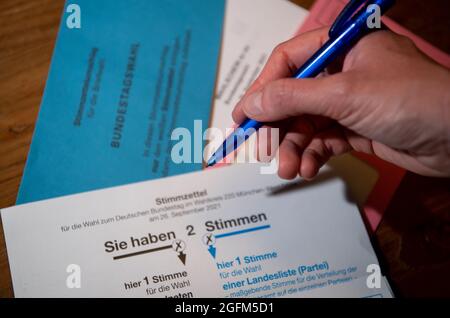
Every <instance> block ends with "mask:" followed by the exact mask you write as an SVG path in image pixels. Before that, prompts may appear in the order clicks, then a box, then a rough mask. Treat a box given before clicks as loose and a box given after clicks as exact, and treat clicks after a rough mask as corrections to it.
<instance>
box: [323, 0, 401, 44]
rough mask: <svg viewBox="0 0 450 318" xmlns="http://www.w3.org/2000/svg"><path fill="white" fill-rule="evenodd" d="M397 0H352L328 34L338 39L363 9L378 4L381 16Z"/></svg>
mask: <svg viewBox="0 0 450 318" xmlns="http://www.w3.org/2000/svg"><path fill="white" fill-rule="evenodd" d="M394 3H395V0H351V1H349V2H348V3H347V5H346V6H345V7H344V9H343V10H342V11H341V13H339V15H338V17H337V18H336V20H335V21H334V23H333V25H332V26H331V28H330V31H329V32H328V35H329V37H330V39H331V38H335V37H338V36H339V34H340V33H341V30H344V29H345V27H346V26H347V24H348V23H350V22H351V19H352V18H353V16H354V15H355V14H356V13H357V12H358V11H359V10H361V9H362V8H367V7H369V5H371V4H377V5H378V6H380V9H381V14H384V13H385V11H386V10H388V9H389V8H390V7H392V6H393V5H394Z"/></svg>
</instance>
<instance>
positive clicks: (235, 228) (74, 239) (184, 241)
mask: <svg viewBox="0 0 450 318" xmlns="http://www.w3.org/2000/svg"><path fill="white" fill-rule="evenodd" d="M261 167H262V166H261V165H259V164H247V165H243V164H237V165H233V166H228V167H223V168H218V169H209V170H205V171H202V172H196V173H192V174H185V175H181V176H176V177H169V178H165V179H159V180H153V181H148V182H142V183H137V184H131V185H127V186H121V187H115V188H110V189H105V190H98V191H93V192H87V193H82V194H77V195H71V196H66V197H61V198H56V199H51V200H46V201H39V202H35V203H31V204H25V205H19V206H16V207H12V208H8V209H4V210H2V211H1V216H2V220H3V227H4V232H5V238H6V244H7V249H8V257H9V263H10V268H11V273H12V280H13V287H14V293H15V295H16V296H17V297H94V296H97V297H98V296H100V297H283V296H290V297H302V296H303V295H305V296H307V293H308V292H311V291H314V292H315V293H316V295H317V296H320V295H321V291H324V295H326V296H327V297H328V296H336V297H338V296H345V293H344V294H342V290H343V291H344V292H345V289H339V288H338V289H335V290H336V291H335V292H333V291H332V289H330V290H329V291H327V292H325V291H326V290H327V289H328V288H331V287H336V286H343V285H347V284H351V283H352V282H354V281H355V280H356V279H358V278H359V279H361V278H366V277H368V274H367V272H366V271H367V267H368V265H370V264H378V262H377V258H376V256H375V253H374V251H373V249H372V246H371V243H370V241H369V238H368V235H367V232H366V230H365V228H364V225H363V222H362V219H361V216H360V213H359V211H358V209H357V208H356V206H355V204H353V203H352V202H351V200H350V199H349V198H348V196H347V188H346V185H345V183H344V182H343V181H342V180H341V179H339V178H338V177H337V176H336V175H335V174H334V172H333V170H331V169H328V168H326V169H324V170H323V171H321V173H320V175H319V176H318V178H317V179H316V180H315V181H312V182H304V181H302V180H297V181H291V182H287V181H284V180H281V179H279V177H278V176H277V175H264V174H261ZM372 266H373V265H372ZM366 294H367V293H366V292H365V293H364V294H361V295H360V296H361V297H365V296H367V295H366ZM373 294H378V292H377V291H376V290H374V292H373ZM356 296H358V295H356ZM352 297H355V295H354V294H352Z"/></svg>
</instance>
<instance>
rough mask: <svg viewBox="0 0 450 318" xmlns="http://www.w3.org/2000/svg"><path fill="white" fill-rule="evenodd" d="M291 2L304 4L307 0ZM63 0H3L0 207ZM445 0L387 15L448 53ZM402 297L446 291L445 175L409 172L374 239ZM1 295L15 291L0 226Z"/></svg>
mask: <svg viewBox="0 0 450 318" xmlns="http://www.w3.org/2000/svg"><path fill="white" fill-rule="evenodd" d="M294 2H296V3H298V4H300V5H302V6H304V7H306V8H309V6H310V5H311V3H312V2H313V1H312V0H295V1H294ZM63 6H64V1H63V0H33V1H30V0H2V1H1V2H0V207H7V206H11V205H13V204H14V202H15V198H16V194H17V189H18V187H19V183H20V179H21V176H22V170H23V167H24V164H25V160H26V157H27V153H28V148H29V145H30V142H31V137H32V133H33V129H34V123H35V119H36V116H37V113H38V110H39V105H40V101H41V96H42V92H43V90H44V85H45V81H46V78H47V73H48V68H49V63H50V59H51V56H52V51H53V46H54V42H55V39H56V35H57V30H58V25H59V19H60V16H61V13H62V10H63ZM449 13H450V9H449V4H448V0H429V1H420V0H415V1H413V0H403V1H402V0H398V5H397V7H396V8H395V9H394V10H393V11H392V12H391V13H390V16H391V17H392V18H394V19H395V20H396V21H397V22H399V23H401V24H403V25H404V26H406V27H407V28H409V29H411V30H412V31H414V32H415V33H418V34H419V35H420V36H422V37H424V38H425V39H427V40H428V41H430V42H432V43H433V44H434V45H436V46H438V47H440V48H441V49H443V50H444V51H447V52H450V37H449V34H448V32H449V30H450V25H449V22H450V16H449ZM374 245H375V246H376V249H377V250H378V256H379V257H380V259H381V260H382V262H383V263H384V264H383V265H384V268H385V269H386V271H387V274H388V276H389V278H390V280H391V283H392V285H393V287H394V289H395V291H396V293H397V295H399V296H447V297H449V296H450V284H448V282H450V181H449V180H439V179H433V178H423V177H419V176H416V175H413V174H408V175H407V176H406V178H405V180H404V181H403V183H402V185H401V187H400V189H399V191H398V193H397V195H396V196H395V198H394V200H393V202H392V204H391V205H390V207H389V210H388V211H387V214H386V217H385V219H384V220H383V222H382V224H381V226H380V228H379V229H378V231H377V233H376V236H375V238H374ZM0 296H1V297H11V296H13V291H12V286H11V278H10V272H9V267H8V260H7V255H6V248H5V241H4V237H3V228H2V227H1V226H0Z"/></svg>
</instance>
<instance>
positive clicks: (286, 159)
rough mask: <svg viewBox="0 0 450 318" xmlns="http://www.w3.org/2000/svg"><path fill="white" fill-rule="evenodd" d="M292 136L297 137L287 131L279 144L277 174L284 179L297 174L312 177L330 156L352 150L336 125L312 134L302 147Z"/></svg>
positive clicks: (307, 177)
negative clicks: (314, 134) (310, 138)
mask: <svg viewBox="0 0 450 318" xmlns="http://www.w3.org/2000/svg"><path fill="white" fill-rule="evenodd" d="M292 137H294V138H298V136H297V137H296V136H292V135H289V133H288V134H287V135H286V138H285V139H284V140H283V142H282V144H281V146H280V155H279V158H280V164H279V170H278V174H279V176H280V177H281V178H284V179H292V178H295V176H297V174H298V175H300V176H301V177H303V178H305V179H307V180H309V179H312V178H314V177H315V176H316V175H317V173H318V172H319V169H320V168H321V167H322V166H323V165H324V164H325V163H326V162H327V161H328V160H329V159H330V157H332V156H337V155H341V154H344V153H346V152H348V151H350V150H352V147H351V146H350V144H349V143H348V142H347V141H346V139H345V136H344V135H343V133H342V130H341V129H339V128H336V127H335V128H332V129H329V130H326V131H324V132H322V133H319V134H317V135H316V136H314V137H313V138H312V140H311V141H310V142H309V143H308V144H307V145H306V147H305V148H304V149H302V147H301V146H299V144H298V142H299V140H295V139H293V138H292ZM301 142H304V141H301Z"/></svg>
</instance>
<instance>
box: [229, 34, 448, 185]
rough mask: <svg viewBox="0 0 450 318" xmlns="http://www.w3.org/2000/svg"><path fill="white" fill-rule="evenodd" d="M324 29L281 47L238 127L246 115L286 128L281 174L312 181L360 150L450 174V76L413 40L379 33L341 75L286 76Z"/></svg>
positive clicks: (350, 57) (249, 95) (422, 170)
mask: <svg viewBox="0 0 450 318" xmlns="http://www.w3.org/2000/svg"><path fill="white" fill-rule="evenodd" d="M327 32H328V29H327V28H322V29H318V30H316V31H312V32H309V33H306V34H303V35H300V36H297V37H295V38H293V39H291V40H289V41H287V42H285V43H282V44H280V45H279V46H278V47H277V48H276V49H275V50H274V52H273V53H272V55H271V57H270V58H269V60H268V62H267V64H266V66H265V67H264V69H263V71H262V72H261V74H260V76H259V77H258V78H257V80H256V81H255V82H254V83H253V85H252V86H251V87H250V88H249V89H248V90H247V92H246V94H245V96H244V97H243V98H242V100H241V101H240V102H239V103H238V104H237V105H236V107H235V109H234V111H233V119H234V121H235V122H236V123H240V122H242V121H243V119H244V118H245V117H249V118H252V119H255V120H258V121H261V122H264V123H268V125H274V126H276V127H280V128H281V131H282V132H283V133H282V140H281V143H280V145H279V169H278V173H279V175H280V176H281V177H282V178H286V179H292V178H295V177H296V176H297V175H300V176H302V177H304V178H306V179H311V178H313V177H314V176H315V175H316V174H317V173H318V171H319V169H320V167H321V166H322V165H324V164H325V163H326V162H327V161H328V159H329V158H330V157H331V156H334V155H340V154H343V153H345V152H348V151H351V150H356V151H360V152H364V153H368V154H373V155H376V156H378V157H380V158H382V159H384V160H386V161H389V162H392V163H394V164H396V165H398V166H401V167H403V168H405V169H408V170H410V171H413V172H416V173H418V174H422V175H428V176H441V177H444V176H450V72H449V71H448V70H447V69H445V68H443V67H441V66H439V65H437V64H436V63H434V62H433V61H431V60H430V59H428V58H427V57H426V56H424V55H423V54H422V53H421V52H420V51H419V50H418V49H417V48H416V47H415V46H414V44H413V43H412V42H411V41H410V40H409V39H407V38H405V37H402V36H399V35H396V34H394V33H392V32H390V31H377V32H374V33H371V34H369V35H367V36H366V37H364V38H363V39H361V40H360V41H359V42H358V43H357V44H356V45H355V46H354V48H353V49H351V50H350V51H349V53H348V54H347V55H346V56H345V58H344V61H343V63H342V65H340V66H338V67H339V71H340V72H339V73H335V74H331V75H326V76H320V77H317V78H314V79H293V78H289V77H291V76H292V74H293V73H294V72H295V71H296V70H297V69H298V68H299V67H300V66H301V65H302V64H303V63H304V62H305V61H306V60H307V59H308V58H309V57H310V56H311V55H312V54H313V53H314V52H315V51H316V50H317V49H319V48H320V47H321V46H322V45H323V44H324V43H325V42H326V41H327V39H328V37H327ZM260 144H267V141H266V142H262V143H260ZM272 153H274V151H273V150H272Z"/></svg>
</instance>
